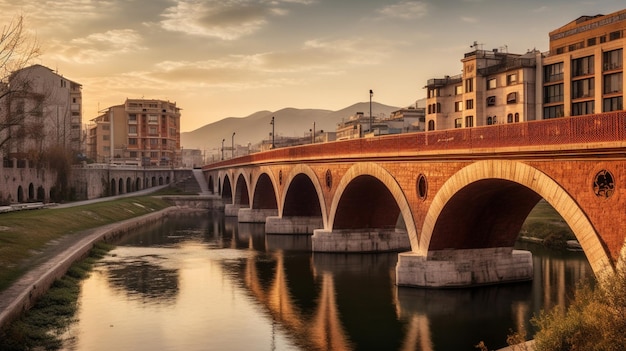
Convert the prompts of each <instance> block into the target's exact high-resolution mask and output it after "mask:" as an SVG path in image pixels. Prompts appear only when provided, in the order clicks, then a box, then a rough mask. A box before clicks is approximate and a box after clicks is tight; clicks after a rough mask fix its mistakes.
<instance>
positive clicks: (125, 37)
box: [47, 29, 145, 64]
mask: <svg viewBox="0 0 626 351" xmlns="http://www.w3.org/2000/svg"><path fill="white" fill-rule="evenodd" d="M140 43H141V36H140V35H139V34H138V33H137V32H136V31H134V30H132V29H112V30H109V31H106V32H102V33H93V34H90V35H88V36H86V37H82V38H75V39H72V40H70V41H69V42H64V41H58V40H56V41H53V42H51V43H50V44H49V47H48V48H47V49H48V50H49V51H50V52H53V53H54V54H52V55H51V57H52V58H54V59H58V60H61V61H65V62H75V63H82V64H93V63H96V62H100V61H103V60H105V59H108V58H110V57H112V56H115V55H120V54H125V53H130V52H135V51H138V50H143V49H145V48H144V47H142V46H141V45H140Z"/></svg>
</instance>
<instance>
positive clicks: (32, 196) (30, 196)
mask: <svg viewBox="0 0 626 351" xmlns="http://www.w3.org/2000/svg"><path fill="white" fill-rule="evenodd" d="M32 200H35V186H34V185H33V183H30V184H28V201H32Z"/></svg>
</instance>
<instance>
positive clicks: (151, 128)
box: [148, 127, 158, 135]
mask: <svg viewBox="0 0 626 351" xmlns="http://www.w3.org/2000/svg"><path fill="white" fill-rule="evenodd" d="M157 133H158V131H157V127H150V128H148V134H150V135H156V134H157Z"/></svg>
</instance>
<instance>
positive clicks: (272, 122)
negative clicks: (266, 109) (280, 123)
mask: <svg viewBox="0 0 626 351" xmlns="http://www.w3.org/2000/svg"><path fill="white" fill-rule="evenodd" d="M270 124H271V125H272V147H271V149H273V148H274V147H275V146H274V116H272V121H271V122H270Z"/></svg>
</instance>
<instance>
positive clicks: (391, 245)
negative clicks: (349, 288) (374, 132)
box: [203, 112, 626, 287]
mask: <svg viewBox="0 0 626 351" xmlns="http://www.w3.org/2000/svg"><path fill="white" fill-rule="evenodd" d="M203 172H204V175H205V178H206V179H207V182H208V184H209V188H210V189H211V191H213V192H214V193H218V194H220V195H221V197H222V198H223V199H224V201H225V204H226V205H225V212H226V215H230V216H237V217H238V220H239V221H240V222H265V228H266V233H268V234H281V233H302V234H313V236H312V248H313V251H324V252H371V251H390V250H397V251H404V252H401V253H400V254H399V258H398V264H397V267H396V273H397V274H396V279H397V284H398V285H407V286H430V287H449V286H471V285H480V284H493V283H499V282H507V281H520V280H526V279H531V277H532V257H531V254H530V253H529V252H526V251H519V250H514V249H513V246H514V243H515V241H516V239H517V238H518V236H519V233H520V229H521V226H522V224H523V222H524V221H525V219H526V217H527V216H528V214H529V212H530V211H531V210H532V209H533V208H534V206H535V205H536V204H537V203H538V202H539V201H540V200H541V199H545V200H546V201H547V202H548V203H549V204H550V205H552V206H553V207H554V208H555V209H556V210H557V211H558V212H559V213H560V214H561V216H562V217H563V218H564V220H565V221H566V222H567V224H568V225H569V227H570V228H571V229H572V231H573V232H574V234H575V235H576V237H577V239H578V241H579V242H580V244H581V246H582V248H583V250H584V252H585V254H586V256H587V258H588V260H589V263H590V264H591V267H592V269H593V270H594V272H595V273H596V275H603V274H607V273H611V272H614V271H615V269H616V267H617V266H618V265H620V264H623V262H622V258H621V254H622V253H623V251H624V239H625V237H626V229H625V228H626V188H625V187H624V185H625V184H626V112H619V113H608V114H598V115H589V116H580V117H573V118H560V119H554V120H546V121H536V122H528V123H517V124H505V125H495V126H488V127H475V128H464V129H455V130H446V131H433V132H425V133H413V134H400V135H393V136H384V137H376V138H366V139H354V140H348V141H338V142H331V143H323V144H313V145H307V146H298V147H291V148H284V149H276V150H271V151H267V152H262V153H258V154H251V155H247V156H243V157H239V158H235V159H231V160H227V161H222V162H219V163H215V164H211V165H207V166H205V167H204V168H203Z"/></svg>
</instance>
